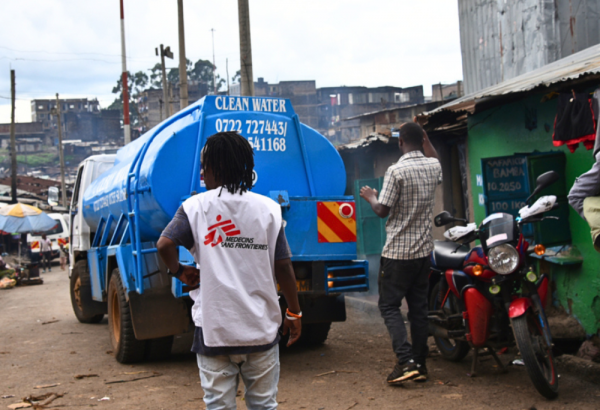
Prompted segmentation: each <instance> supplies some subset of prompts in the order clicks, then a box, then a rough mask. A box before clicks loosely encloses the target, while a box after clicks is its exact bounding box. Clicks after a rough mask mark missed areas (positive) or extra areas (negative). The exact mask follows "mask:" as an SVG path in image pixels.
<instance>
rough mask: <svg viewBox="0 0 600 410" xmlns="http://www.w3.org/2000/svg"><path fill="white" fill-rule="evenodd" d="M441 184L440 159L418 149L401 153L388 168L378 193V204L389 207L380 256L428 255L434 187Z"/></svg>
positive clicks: (404, 258) (430, 243) (430, 247)
mask: <svg viewBox="0 0 600 410" xmlns="http://www.w3.org/2000/svg"><path fill="white" fill-rule="evenodd" d="M441 183H442V167H441V165H440V162H439V161H438V160H437V159H436V158H427V157H425V155H423V153H422V152H421V151H411V152H409V153H408V154H405V155H403V156H402V157H400V160H399V161H398V162H396V163H395V164H393V165H392V166H390V167H389V168H388V170H387V172H386V173H385V178H384V180H383V187H382V189H381V193H380V194H379V203H381V204H382V205H385V206H388V207H390V213H389V218H388V220H387V223H386V225H385V230H386V233H387V240H386V242H385V246H384V247H383V252H382V253H381V256H383V257H384V258H388V259H402V260H406V259H417V258H424V257H426V256H428V255H429V253H430V252H431V251H432V250H433V241H432V237H431V221H432V219H433V204H434V199H435V188H436V187H437V186H438V185H439V184H441Z"/></svg>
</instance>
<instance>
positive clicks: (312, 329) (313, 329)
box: [300, 322, 331, 346]
mask: <svg viewBox="0 0 600 410" xmlns="http://www.w3.org/2000/svg"><path fill="white" fill-rule="evenodd" d="M330 328H331V322H326V323H310V324H308V325H303V326H302V336H300V340H301V341H302V343H304V344H306V345H312V346H314V345H322V344H323V343H325V340H327V336H328V335H329V329H330Z"/></svg>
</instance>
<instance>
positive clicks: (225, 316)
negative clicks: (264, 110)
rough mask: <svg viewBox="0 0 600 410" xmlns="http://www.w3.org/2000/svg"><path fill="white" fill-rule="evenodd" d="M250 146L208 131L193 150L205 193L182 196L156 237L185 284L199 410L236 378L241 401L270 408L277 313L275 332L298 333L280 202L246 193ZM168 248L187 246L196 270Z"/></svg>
mask: <svg viewBox="0 0 600 410" xmlns="http://www.w3.org/2000/svg"><path fill="white" fill-rule="evenodd" d="M253 155H254V152H253V151H252V147H251V146H250V144H249V143H248V141H247V140H246V139H244V138H243V137H242V136H241V135H239V134H237V133H234V132H221V133H218V134H215V135H213V136H212V137H210V138H208V139H207V141H206V145H205V147H204V149H203V150H202V155H201V159H200V160H201V163H202V175H203V176H204V182H205V184H206V189H207V191H206V192H204V193H201V194H198V195H195V196H192V197H191V198H189V199H188V200H186V201H185V202H184V203H183V205H182V206H181V207H180V208H179V210H178V211H177V213H176V214H175V216H174V218H173V220H172V221H171V222H170V223H169V225H168V226H167V227H166V228H165V230H164V231H163V233H162V235H161V238H160V239H159V241H158V244H157V247H158V252H159V254H160V256H161V258H162V259H163V261H164V262H165V264H166V265H167V267H168V269H169V272H171V274H172V275H173V276H175V277H177V278H179V279H180V280H181V281H182V282H184V283H186V284H187V285H190V286H196V285H199V287H198V289H195V290H193V291H191V292H190V297H191V298H192V299H193V300H194V306H193V307H192V317H193V319H194V323H195V325H196V330H195V333H194V343H193V346H192V351H193V352H195V353H196V354H197V360H198V367H199V369H200V381H201V383H202V388H203V389H204V402H205V403H206V408H207V409H235V407H236V405H235V397H236V393H237V387H238V381H239V377H240V376H241V378H242V380H243V382H244V384H245V386H246V394H245V400H246V405H247V406H248V408H249V409H275V408H277V399H276V396H277V383H278V381H279V339H280V336H279V333H278V329H279V327H280V324H281V319H282V318H281V311H280V308H279V302H278V296H277V285H276V282H275V281H277V283H279V286H280V288H281V291H282V293H283V295H284V297H285V300H286V302H287V305H288V309H287V311H286V315H285V316H286V317H285V320H284V322H283V333H284V334H286V333H287V332H288V331H289V332H290V338H289V341H288V344H287V345H288V346H290V345H291V344H292V343H294V342H295V341H296V340H298V338H299V337H300V330H301V321H300V318H301V317H302V312H300V305H299V303H298V294H297V290H296V279H295V276H294V271H293V268H292V263H291V260H290V257H291V252H290V249H289V246H288V243H287V239H286V237H285V233H284V229H283V225H282V217H281V208H280V206H279V205H278V204H277V203H275V201H273V200H271V199H269V198H267V197H264V196H262V195H258V194H254V193H252V192H249V191H250V189H251V188H252V173H253V169H254V157H253ZM177 246H184V247H186V248H187V249H189V250H190V252H191V253H192V255H193V256H194V259H195V261H196V263H197V266H198V267H199V269H196V268H195V267H191V266H182V265H180V264H179V258H178V252H177Z"/></svg>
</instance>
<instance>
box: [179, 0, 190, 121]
mask: <svg viewBox="0 0 600 410" xmlns="http://www.w3.org/2000/svg"><path fill="white" fill-rule="evenodd" d="M177 14H178V18H179V109H180V110H182V109H184V108H185V107H187V106H188V104H189V101H188V88H187V60H186V58H185V33H184V30H183V0H177Z"/></svg>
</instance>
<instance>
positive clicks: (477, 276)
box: [429, 171, 558, 399]
mask: <svg viewBox="0 0 600 410" xmlns="http://www.w3.org/2000/svg"><path fill="white" fill-rule="evenodd" d="M557 179H558V174H556V173H555V172H554V171H550V172H547V173H545V174H542V175H540V176H539V177H538V179H537V185H536V188H535V190H534V192H533V193H532V194H531V196H530V197H529V198H528V199H527V203H529V201H530V199H531V198H533V197H534V196H535V195H536V194H537V193H538V192H539V191H541V190H542V189H543V188H545V187H547V186H548V185H550V184H552V183H554V182H555V181H556V180H557ZM556 206H557V204H556V197H555V196H543V197H541V198H539V199H538V200H537V201H536V202H535V203H534V204H533V205H531V206H526V207H524V208H523V209H521V210H520V211H519V214H520V217H517V218H515V217H514V216H513V215H510V214H506V213H495V214H492V215H489V216H488V217H487V218H485V219H484V220H483V222H482V223H481V225H480V226H479V228H477V226H476V225H475V224H474V223H472V224H468V225H467V226H456V227H454V228H451V229H449V230H448V231H446V233H445V234H444V236H445V237H446V238H447V239H450V241H435V242H434V243H435V248H434V250H433V252H432V254H431V266H432V268H431V276H430V283H431V285H432V286H431V287H430V289H431V292H430V300H429V307H430V312H429V329H430V333H431V335H432V336H433V337H434V339H435V343H436V345H437V347H438V349H439V351H440V353H441V355H442V357H444V358H445V359H447V360H451V361H460V360H462V359H463V358H464V357H465V356H466V355H467V353H468V352H469V350H470V349H471V348H472V349H473V352H474V354H473V364H472V367H471V375H475V373H476V365H477V361H478V356H479V355H480V349H482V348H486V352H485V353H482V354H491V355H492V357H493V358H494V359H495V361H496V362H497V363H498V366H500V367H501V368H502V369H505V367H504V365H503V364H502V362H501V361H500V359H499V358H498V356H497V354H496V350H497V349H502V348H504V347H510V346H514V344H515V342H516V345H517V347H518V349H519V351H520V352H521V357H522V359H523V362H524V364H525V366H526V368H527V373H528V374H529V377H530V378H531V381H532V382H533V385H534V386H535V388H536V389H537V390H538V392H540V393H541V394H542V395H543V396H544V397H546V398H548V399H554V398H556V397H557V396H558V376H557V373H556V368H555V365H554V357H553V354H552V336H551V334H550V329H549V327H548V320H547V318H546V314H545V312H544V306H545V303H546V297H547V294H548V278H547V277H546V275H541V276H540V275H538V274H537V273H536V272H535V271H534V270H533V269H532V267H530V266H528V264H527V254H528V252H531V250H530V249H529V242H527V241H526V240H525V239H524V237H523V234H522V227H523V225H525V224H528V223H533V222H539V221H541V220H543V219H546V218H553V217H548V216H546V217H544V213H545V212H547V211H549V210H551V209H554V208H556ZM457 221H462V222H466V221H464V220H460V219H457V218H454V217H452V216H451V215H450V214H449V213H448V212H442V213H441V214H439V215H437V216H436V217H435V219H434V222H435V225H436V226H444V225H447V224H449V223H451V222H457ZM477 239H479V241H480V243H481V245H480V246H476V247H474V248H472V249H470V248H469V246H467V244H468V243H470V242H473V241H475V240H477ZM533 252H535V253H536V254H538V255H543V254H544V252H545V247H544V246H543V245H541V244H538V245H536V246H535V247H534V249H533ZM511 328H512V331H511Z"/></svg>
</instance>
